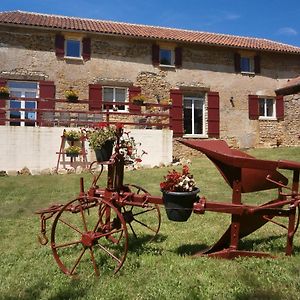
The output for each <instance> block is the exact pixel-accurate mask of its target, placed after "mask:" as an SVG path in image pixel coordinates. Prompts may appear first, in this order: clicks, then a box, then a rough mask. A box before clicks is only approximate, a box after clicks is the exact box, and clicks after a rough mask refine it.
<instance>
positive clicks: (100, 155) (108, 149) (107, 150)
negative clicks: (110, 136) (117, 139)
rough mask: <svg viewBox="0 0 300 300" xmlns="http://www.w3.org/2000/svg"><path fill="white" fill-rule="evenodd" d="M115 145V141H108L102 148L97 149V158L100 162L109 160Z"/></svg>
mask: <svg viewBox="0 0 300 300" xmlns="http://www.w3.org/2000/svg"><path fill="white" fill-rule="evenodd" d="M113 147H114V142H113V141H106V142H105V144H104V145H103V146H102V148H97V149H95V154H96V159H97V161H98V162H102V161H108V160H109V159H110V157H111V155H112V151H113Z"/></svg>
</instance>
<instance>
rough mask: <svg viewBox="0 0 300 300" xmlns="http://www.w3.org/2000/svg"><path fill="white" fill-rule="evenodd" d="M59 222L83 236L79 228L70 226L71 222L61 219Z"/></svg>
mask: <svg viewBox="0 0 300 300" xmlns="http://www.w3.org/2000/svg"><path fill="white" fill-rule="evenodd" d="M59 221H60V222H62V223H63V224H65V225H67V226H68V227H70V228H72V229H74V230H75V231H76V232H78V233H79V234H83V233H82V232H81V231H80V230H79V229H78V228H76V227H75V226H74V225H73V224H70V223H69V222H67V221H65V220H64V219H63V218H59Z"/></svg>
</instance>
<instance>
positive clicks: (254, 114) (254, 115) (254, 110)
mask: <svg viewBox="0 0 300 300" xmlns="http://www.w3.org/2000/svg"><path fill="white" fill-rule="evenodd" d="M248 104H249V119H250V120H257V119H258V117H259V103H258V96H256V95H249V96H248Z"/></svg>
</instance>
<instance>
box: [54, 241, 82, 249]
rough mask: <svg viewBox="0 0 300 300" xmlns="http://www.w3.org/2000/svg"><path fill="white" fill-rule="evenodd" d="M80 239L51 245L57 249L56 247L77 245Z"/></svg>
mask: <svg viewBox="0 0 300 300" xmlns="http://www.w3.org/2000/svg"><path fill="white" fill-rule="evenodd" d="M80 243H81V240H79V241H74V242H69V243H64V244H60V245H52V247H53V248H55V249H58V248H64V247H67V246H71V245H77V244H80Z"/></svg>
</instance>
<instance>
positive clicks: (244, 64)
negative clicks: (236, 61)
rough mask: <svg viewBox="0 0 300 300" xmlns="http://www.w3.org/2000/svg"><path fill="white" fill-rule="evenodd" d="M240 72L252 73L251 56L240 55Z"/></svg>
mask: <svg viewBox="0 0 300 300" xmlns="http://www.w3.org/2000/svg"><path fill="white" fill-rule="evenodd" d="M241 72H242V73H243V72H245V73H254V59H253V57H246V56H241Z"/></svg>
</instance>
